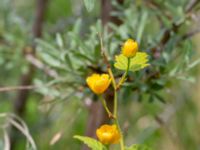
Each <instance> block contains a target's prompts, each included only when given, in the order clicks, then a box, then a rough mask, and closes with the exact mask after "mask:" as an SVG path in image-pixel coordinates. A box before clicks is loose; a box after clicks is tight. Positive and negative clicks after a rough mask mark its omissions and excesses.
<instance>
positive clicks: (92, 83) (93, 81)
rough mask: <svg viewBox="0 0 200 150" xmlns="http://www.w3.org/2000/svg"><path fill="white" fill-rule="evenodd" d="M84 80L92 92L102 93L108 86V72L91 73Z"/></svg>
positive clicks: (109, 80)
mask: <svg viewBox="0 0 200 150" xmlns="http://www.w3.org/2000/svg"><path fill="white" fill-rule="evenodd" d="M86 82H87V84H88V86H89V87H90V89H91V90H92V91H93V92H94V93H96V94H102V93H103V92H104V91H105V90H106V89H107V88H108V87H109V85H110V82H111V79H110V77H109V75H108V74H101V75H100V74H92V75H91V76H89V77H87V79H86Z"/></svg>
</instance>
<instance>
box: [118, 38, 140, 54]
mask: <svg viewBox="0 0 200 150" xmlns="http://www.w3.org/2000/svg"><path fill="white" fill-rule="evenodd" d="M137 51H138V43H137V42H136V41H134V40H132V39H128V40H127V41H126V42H125V43H124V45H123V46H122V54H123V55H124V56H126V57H133V56H135V55H136V53H137Z"/></svg>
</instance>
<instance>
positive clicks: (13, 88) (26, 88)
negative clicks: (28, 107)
mask: <svg viewBox="0 0 200 150" xmlns="http://www.w3.org/2000/svg"><path fill="white" fill-rule="evenodd" d="M37 87H38V86H35V85H25V86H9V87H0V92H10V91H16V90H30V89H35V88H37Z"/></svg>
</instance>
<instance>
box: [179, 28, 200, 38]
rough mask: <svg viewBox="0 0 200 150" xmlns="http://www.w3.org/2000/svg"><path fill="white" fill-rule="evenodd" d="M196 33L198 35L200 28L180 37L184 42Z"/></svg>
mask: <svg viewBox="0 0 200 150" xmlns="http://www.w3.org/2000/svg"><path fill="white" fill-rule="evenodd" d="M198 33H200V28H197V29H194V30H192V31H190V32H188V33H186V34H185V35H183V36H182V39H183V40H186V39H188V38H191V37H192V36H194V35H196V34H198Z"/></svg>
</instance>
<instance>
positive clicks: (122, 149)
mask: <svg viewBox="0 0 200 150" xmlns="http://www.w3.org/2000/svg"><path fill="white" fill-rule="evenodd" d="M115 124H116V125H117V128H118V130H119V132H120V135H121V138H120V149H121V150H125V148H124V137H123V133H122V131H121V128H120V125H119V122H118V119H116V120H115Z"/></svg>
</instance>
